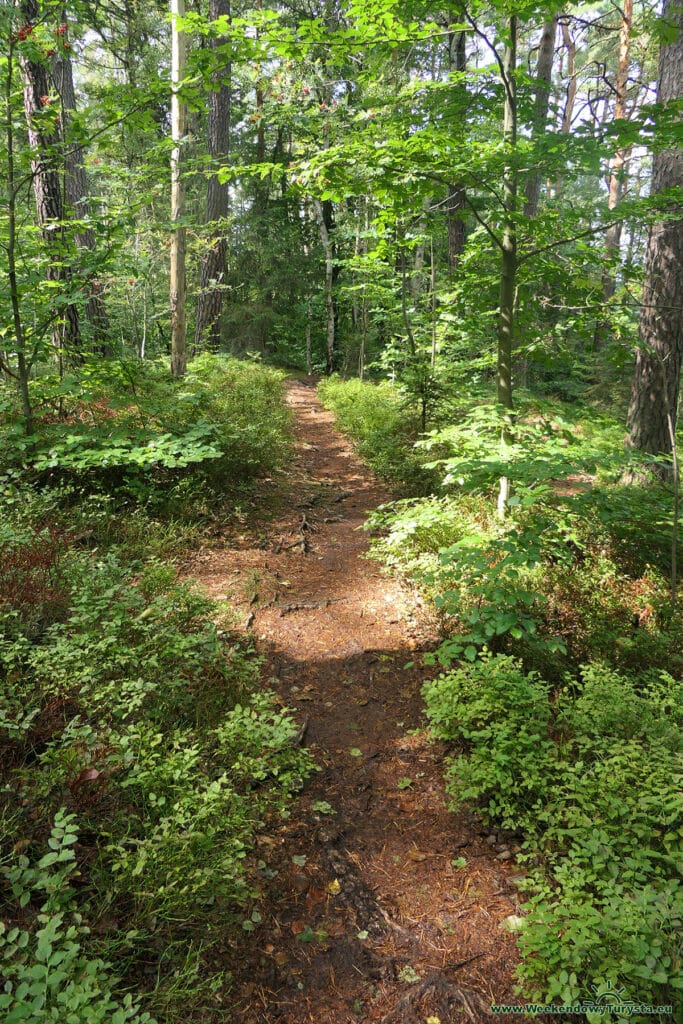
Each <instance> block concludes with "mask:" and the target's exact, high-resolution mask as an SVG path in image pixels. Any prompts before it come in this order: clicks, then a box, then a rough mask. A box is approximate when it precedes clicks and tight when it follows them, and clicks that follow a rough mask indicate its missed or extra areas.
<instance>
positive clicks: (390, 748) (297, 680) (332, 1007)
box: [190, 381, 518, 1024]
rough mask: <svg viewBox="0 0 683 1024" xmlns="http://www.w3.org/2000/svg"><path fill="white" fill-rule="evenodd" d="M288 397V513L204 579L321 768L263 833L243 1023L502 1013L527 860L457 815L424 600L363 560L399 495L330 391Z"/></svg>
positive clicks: (403, 1020)
mask: <svg viewBox="0 0 683 1024" xmlns="http://www.w3.org/2000/svg"><path fill="white" fill-rule="evenodd" d="M288 401H289V402H290V404H291V405H292V407H293V409H294V410H295V413H296V427H295V431H296V438H297V441H296V451H297V457H296V460H295V467H294V471H295V473H296V482H295V485H294V487H293V488H292V490H291V504H290V506H289V507H288V508H287V509H286V510H285V511H284V512H282V514H281V516H280V518H279V519H278V520H277V521H276V522H275V524H269V526H268V535H267V536H266V535H265V534H261V536H260V537H258V536H257V537H254V536H251V535H250V534H249V533H245V534H244V535H243V536H241V537H240V538H238V539H236V542H235V546H232V547H230V548H228V547H226V548H225V549H223V550H218V551H216V550H214V551H211V552H206V553H204V554H200V555H198V556H197V559H196V561H195V562H194V563H193V565H192V566H191V567H190V571H191V574H192V575H193V576H194V577H195V578H196V579H198V580H199V582H200V583H201V584H202V585H203V586H204V588H205V589H206V590H207V591H208V592H209V593H210V594H212V595H213V596H218V597H220V596H224V597H228V598H229V599H230V600H231V601H233V602H235V601H236V600H237V606H238V608H240V609H241V612H242V614H243V615H244V621H245V625H248V626H249V627H250V629H251V630H252V631H253V634H254V636H255V638H256V642H257V647H258V649H259V651H260V652H261V653H262V654H263V656H264V658H265V661H266V670H265V672H266V675H265V678H266V679H267V681H268V683H269V685H270V686H272V687H273V688H274V689H276V690H277V691H278V693H279V694H280V695H281V696H282V699H283V701H284V702H285V703H286V704H287V705H288V706H290V707H292V708H295V709H296V713H297V717H298V718H299V720H300V721H301V723H302V730H303V731H304V734H305V738H304V741H305V743H306V744H307V746H308V747H309V748H310V749H311V750H312V752H313V754H314V756H315V758H316V760H317V763H318V765H319V766H320V769H321V770H320V772H319V773H317V774H316V775H315V776H314V778H313V779H312V780H311V781H310V782H309V783H308V784H307V786H306V789H305V792H304V793H303V794H302V798H301V801H300V802H299V803H297V804H296V805H295V806H294V807H293V809H292V817H291V818H290V819H289V820H287V821H286V822H284V823H283V824H282V825H281V826H280V825H278V826H276V827H275V828H274V829H273V830H270V831H269V832H267V833H264V834H263V835H262V836H261V838H260V843H261V845H262V847H263V849H264V857H265V851H267V857H265V859H267V860H268V863H269V867H271V868H273V867H274V868H275V870H276V872H277V873H276V874H274V877H272V878H264V879H263V880H262V890H263V892H264V899H263V901H262V902H261V903H259V905H258V906H259V911H260V913H261V914H262V917H263V920H262V922H261V923H260V924H259V925H258V927H257V929H256V930H255V931H254V932H253V933H251V934H245V936H244V938H243V939H242V938H241V939H240V941H239V942H236V943H235V946H234V948H233V949H230V950H228V951H227V953H228V963H227V964H226V965H225V966H226V967H227V968H228V969H229V970H230V971H232V973H233V974H234V976H235V988H234V990H233V999H232V1000H231V1004H232V1005H231V1007H230V1009H229V1016H228V1018H227V1019H229V1020H232V1021H234V1022H235V1024H266V1022H268V1024H270V1022H282V1024H313V1022H315V1024H347V1022H348V1024H351V1022H363V1021H367V1022H370V1021H373V1022H374V1021H380V1022H384V1024H390V1022H392V1024H393V1022H395V1024H413V1022H414V1021H419V1022H420V1024H424V1022H425V1021H427V1019H428V1018H429V1017H430V1016H431V1017H432V1018H438V1019H439V1021H440V1024H459V1022H461V1021H462V1022H465V1021H483V1020H486V1019H488V1020H491V1019H495V1018H491V1016H490V1013H489V1008H490V1005H491V1003H492V1002H496V1003H498V1002H504V1001H510V1000H511V992H512V982H511V973H512V970H513V967H514V964H515V963H516V961H517V953H516V950H515V945H514V941H513V939H512V938H511V937H510V936H509V935H508V934H507V933H506V932H505V931H504V929H503V928H502V927H501V922H502V921H503V919H504V918H506V917H508V916H509V915H511V914H514V913H516V912H517V910H518V903H517V887H516V885H515V881H514V880H515V875H516V874H518V872H517V871H516V869H515V867H514V860H511V859H510V854H509V853H508V852H507V850H506V849H504V848H503V847H504V846H505V837H503V836H501V835H495V836H494V835H490V834H487V831H485V830H483V827H482V826H481V824H480V823H479V822H478V821H477V819H476V818H475V817H474V816H468V815H457V816H454V815H453V814H451V813H449V812H448V811H447V810H446V808H445V794H444V789H443V782H442V777H441V771H440V768H439V765H438V764H437V763H435V760H434V750H433V748H432V747H431V746H430V745H429V743H428V739H427V737H426V735H425V734H424V733H423V732H421V731H419V730H421V729H423V728H424V720H423V719H422V718H421V708H422V701H421V698H420V687H421V683H422V682H423V681H424V679H425V678H426V677H427V673H428V671H429V670H427V669H425V668H424V667H423V666H422V664H421V659H420V657H419V654H420V651H421V650H424V649H428V648H429V647H430V646H433V645H434V641H435V636H434V631H433V628H432V627H431V626H430V623H429V621H428V616H427V615H426V613H425V610H424V609H423V608H421V607H420V604H419V599H418V598H417V597H416V595H415V594H413V593H411V592H409V591H408V590H407V589H406V588H405V587H404V586H402V585H401V584H400V583H399V582H398V581H396V580H393V579H390V578H388V577H387V576H385V575H384V574H383V573H382V572H381V570H380V568H379V566H378V565H377V564H376V563H374V562H372V561H368V560H367V559H366V558H364V557H363V556H364V554H365V552H366V550H367V544H368V542H367V535H366V534H364V533H363V531H362V529H361V527H362V525H363V523H364V520H365V518H366V513H367V512H368V511H369V510H371V509H373V508H376V507H377V505H379V504H381V503H382V502H383V501H386V500H388V497H389V495H388V494H387V492H386V491H384V490H383V489H382V487H381V486H380V485H379V484H378V483H377V481H376V480H375V479H374V478H373V476H372V474H371V473H370V472H369V470H368V469H367V468H366V467H364V466H363V464H362V463H361V462H360V460H359V459H358V458H357V457H356V456H355V454H354V452H353V450H352V448H351V446H350V445H349V444H348V443H347V442H346V441H345V440H344V439H343V438H342V437H341V436H340V435H339V434H338V433H337V431H336V430H335V429H334V426H333V423H334V420H333V417H332V415H331V414H330V413H328V412H326V411H325V410H324V409H323V408H322V406H321V405H320V403H319V402H318V400H317V398H316V394H315V390H314V387H313V386H312V385H310V384H307V383H305V382H303V381H296V382H292V383H290V384H289V385H288ZM256 532H257V533H258V531H256ZM226 1009H228V1008H227V1007H226ZM434 1024H435V1021H434Z"/></svg>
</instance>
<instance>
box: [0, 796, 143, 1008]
mask: <svg viewBox="0 0 683 1024" xmlns="http://www.w3.org/2000/svg"><path fill="white" fill-rule="evenodd" d="M77 841H78V826H77V825H76V822H75V815H74V814H67V813H66V812H65V810H64V808H60V809H58V810H57V811H56V812H55V815H54V822H53V825H52V828H51V830H50V835H49V838H48V841H47V845H48V852H47V853H46V854H44V856H43V857H41V858H40V860H39V861H38V862H37V863H36V864H35V865H33V866H31V862H30V860H29V858H28V857H27V856H25V855H24V854H21V855H20V856H18V857H17V858H16V861H15V863H14V864H13V865H12V866H10V867H3V868H2V869H0V871H1V872H2V874H3V875H4V876H5V881H6V883H7V885H8V887H9V890H10V892H11V895H12V897H13V899H14V900H15V901H17V903H18V905H19V906H20V907H27V906H28V905H29V904H30V902H31V901H32V900H34V899H38V900H43V899H44V898H45V896H47V900H46V902H44V903H43V904H42V906H41V908H40V911H39V913H38V914H37V915H36V917H35V923H34V925H33V927H32V928H26V927H22V926H19V927H8V926H7V924H5V923H4V922H0V951H1V955H2V964H3V976H4V982H5V984H4V988H3V991H2V992H1V993H0V1009H2V1010H4V1011H5V1015H4V1017H3V1019H4V1020H5V1021H6V1024H24V1022H28V1021H30V1022H32V1024H47V1022H48V1021H54V1022H62V1021H69V1024H126V1022H129V1024H153V1021H152V1018H151V1017H150V1015H149V1014H148V1013H141V1012H140V1011H139V1009H138V1007H137V1006H136V1005H135V1004H134V1003H133V1000H132V997H131V996H130V994H127V995H125V996H122V997H117V996H116V995H114V994H113V990H114V989H115V987H116V985H117V982H118V979H117V978H116V977H114V976H113V975H112V973H111V971H110V965H109V964H107V963H106V962H104V961H103V960H101V959H99V958H92V957H88V956H87V955H86V953H85V950H84V948H83V947H84V942H85V941H86V937H87V935H88V931H89V930H88V928H87V927H86V926H85V925H84V924H83V922H82V918H81V915H80V914H79V913H77V912H76V910H75V889H74V886H73V884H72V879H73V877H75V876H76V875H77V871H76V855H75V853H74V845H75V844H76V843H77Z"/></svg>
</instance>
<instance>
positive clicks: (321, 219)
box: [313, 199, 337, 374]
mask: <svg viewBox="0 0 683 1024" xmlns="http://www.w3.org/2000/svg"><path fill="white" fill-rule="evenodd" d="M328 205H329V207H330V208H329V210H328V211H326V210H325V204H323V203H321V202H320V200H319V199H314V200H313V212H314V213H315V219H316V221H317V224H318V230H319V232H320V243H321V245H322V247H323V252H324V254H325V321H326V332H325V369H326V372H327V373H328V374H330V373H334V371H335V369H336V363H337V349H336V319H337V313H336V309H335V305H334V281H335V264H334V242H333V241H332V237H331V233H332V229H333V227H334V217H333V215H332V209H331V204H328Z"/></svg>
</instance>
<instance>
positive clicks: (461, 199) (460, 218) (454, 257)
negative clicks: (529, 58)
mask: <svg viewBox="0 0 683 1024" xmlns="http://www.w3.org/2000/svg"><path fill="white" fill-rule="evenodd" d="M448 63H449V66H450V67H451V69H452V70H453V71H456V72H461V73H464V72H465V71H467V33H465V32H451V33H450V34H449V36H448ZM457 88H458V89H462V88H463V86H462V85H461V84H460V82H458V85H457ZM466 195H467V193H466V191H465V186H464V185H462V184H453V185H449V186H448V205H447V207H446V209H447V211H448V214H447V221H446V223H447V229H448V269H449V270H450V272H451V274H453V273H454V272H455V271H456V270H457V269H458V264H459V263H460V258H461V256H462V254H463V252H464V251H465V242H466V241H467V234H466V231H465V220H464V212H465V208H466V203H465V198H466Z"/></svg>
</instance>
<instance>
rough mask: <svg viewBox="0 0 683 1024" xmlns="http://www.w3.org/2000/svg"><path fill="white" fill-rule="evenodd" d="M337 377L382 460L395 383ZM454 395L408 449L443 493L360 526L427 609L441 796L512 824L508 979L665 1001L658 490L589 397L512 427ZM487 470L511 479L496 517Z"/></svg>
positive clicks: (675, 780)
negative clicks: (512, 973) (514, 973)
mask: <svg viewBox="0 0 683 1024" xmlns="http://www.w3.org/2000/svg"><path fill="white" fill-rule="evenodd" d="M334 389H335V396H336V397H335V410H336V409H337V408H340V409H341V410H342V415H341V418H340V425H341V426H342V428H343V429H347V430H349V432H350V433H351V434H352V436H354V437H361V438H363V439H365V438H366V437H367V436H369V437H371V438H381V441H380V442H377V441H375V442H373V443H374V444H378V443H379V445H380V447H381V448H382V452H383V460H384V465H385V466H387V467H391V466H393V465H402V462H401V460H402V459H404V458H405V457H406V453H405V452H400V451H396V450H393V448H392V446H397V447H400V446H401V445H404V444H405V443H406V435H405V434H403V435H401V434H400V432H398V431H395V430H389V429H388V428H387V429H382V428H381V427H380V429H378V427H377V424H380V425H381V424H385V427H387V425H389V424H392V423H393V421H394V417H395V416H396V408H397V400H396V398H395V396H393V395H391V393H390V392H388V391H387V390H386V387H385V386H383V387H374V386H373V385H364V386H363V390H362V399H361V400H359V399H358V397H357V395H358V386H357V385H353V386H349V385H346V384H343V383H342V382H337V383H336V384H335V385H334ZM340 392H341V393H342V395H343V397H344V401H342V399H341V398H340V397H339V393H340ZM345 403H348V404H350V406H351V410H352V411H351V413H350V414H348V413H346V412H345V408H344V404H345ZM449 413H450V414H451V415H452V414H454V413H456V414H457V419H456V420H455V421H452V422H451V425H450V426H448V427H445V428H441V429H440V430H438V431H436V430H435V431H432V432H430V433H428V434H426V435H423V436H422V438H421V439H419V440H418V442H417V445H415V443H413V445H412V448H411V452H410V456H409V457H410V459H416V458H417V459H419V460H421V461H422V463H423V464H424V465H425V468H426V470H427V472H430V473H435V474H438V477H439V479H440V481H441V492H440V493H439V494H438V495H437V494H431V495H427V496H422V497H417V498H409V499H403V500H401V501H398V502H393V503H392V504H390V505H386V506H384V507H383V508H380V509H379V510H378V511H377V512H376V513H374V515H373V516H372V517H371V518H370V521H369V524H368V526H369V529H370V530H371V531H372V534H373V540H372V555H373V557H375V558H378V559H379V560H380V561H382V562H383V563H384V564H385V565H388V566H390V567H391V568H392V569H394V570H395V571H399V572H401V573H404V574H406V575H408V576H410V577H411V579H412V580H413V581H415V582H416V583H417V584H418V585H419V586H420V587H421V588H422V589H423V590H424V591H425V592H426V593H427V594H428V595H429V596H430V597H431V598H432V600H433V601H434V603H435V605H436V607H437V609H438V611H439V615H440V619H441V624H442V629H443V634H444V636H443V641H442V643H441V645H440V648H439V649H438V651H437V652H436V655H435V657H436V659H438V660H439V661H440V663H441V664H442V665H443V666H444V667H445V668H446V669H447V671H446V672H445V673H444V674H443V675H442V676H441V677H440V678H439V679H437V680H436V681H435V682H433V683H430V684H428V685H427V687H426V688H425V699H426V702H427V714H428V717H429V719H430V722H431V727H432V731H433V732H434V734H435V735H436V736H437V737H439V738H441V739H443V740H446V741H448V742H449V743H451V744H452V745H453V749H454V751H455V752H454V753H452V754H451V755H450V756H449V757H448V759H447V778H448V792H449V794H450V796H451V799H452V801H453V804H454V806H456V807H459V806H461V805H462V804H463V802H467V803H468V804H470V805H472V804H474V805H475V806H477V807H478V808H479V809H480V811H481V813H482V815H483V816H484V817H485V818H486V819H487V820H488V821H490V822H491V823H497V824H499V825H502V826H503V827H505V828H507V829H511V830H513V831H515V832H518V833H520V834H523V836H524V847H523V854H522V856H521V860H522V861H523V863H524V864H525V865H526V867H527V870H528V878H527V883H526V889H527V893H528V899H527V902H526V904H525V907H524V918H523V923H522V925H521V931H520V945H521V949H522V952H523V954H524V960H523V962H522V965H521V967H520V970H519V978H520V984H521V991H522V992H523V994H524V995H525V996H526V997H527V998H529V999H533V1000H534V1001H543V1002H546V1003H547V1002H555V1003H563V1004H568V1003H572V1004H577V1003H580V1002H581V1000H583V999H590V998H591V996H592V995H593V994H594V993H595V992H596V991H600V990H601V989H604V987H605V985H611V986H612V989H611V990H612V991H619V992H621V993H622V996H623V998H624V999H631V1000H633V1001H634V1005H635V1004H638V1003H642V1004H652V1005H665V1006H666V1005H671V1006H677V1005H680V990H681V988H683V969H682V967H681V946H680V934H681V922H682V918H683V893H682V891H681V889H680V883H679V880H678V874H677V873H678V871H679V869H680V863H681V854H682V852H683V851H682V849H681V843H682V837H683V827H682V825H681V821H682V820H683V816H682V811H683V802H682V801H681V797H680V792H681V781H683V774H682V773H683V766H682V754H683V722H682V721H681V718H680V707H681V696H683V693H682V691H681V679H682V678H683V613H682V611H681V605H680V601H678V602H674V601H672V593H671V567H672V531H673V518H672V517H673V506H674V502H673V495H672V493H671V489H670V488H667V487H665V486H661V485H655V484H653V485H651V486H639V487H637V486H626V485H624V484H622V483H621V480H622V478H623V476H624V473H625V472H626V471H627V470H628V469H629V468H630V466H631V460H632V459H633V458H634V456H633V454H632V453H630V454H625V453H624V451H623V445H622V431H621V429H620V428H619V425H618V424H617V423H615V422H614V421H610V420H609V419H608V418H606V417H601V416H598V415H595V414H593V413H591V411H590V410H586V409H583V410H581V409H577V408H572V407H567V406H563V407H560V406H559V405H558V404H557V403H555V404H554V405H553V404H550V403H548V402H543V403H541V402H539V401H537V400H533V399H531V400H530V401H529V403H528V404H527V406H526V407H525V408H522V409H521V410H520V413H519V415H518V418H517V421H516V423H515V424H514V426H510V425H509V424H507V423H506V422H505V420H504V412H503V411H502V410H499V409H497V407H496V406H494V405H491V404H490V403H489V404H486V403H484V402H482V401H481V400H477V401H474V400H469V401H468V400H466V399H463V400H462V401H461V402H460V404H459V408H458V409H457V410H456V409H455V407H454V406H453V404H452V403H451V405H450V407H449ZM436 418H438V416H437V417H436ZM504 425H505V430H506V437H507V442H506V445H505V447H504V448H503V449H501V444H500V437H501V432H502V428H503V426H504ZM360 450H361V453H363V451H364V449H363V447H362V446H360ZM371 450H372V449H371ZM501 476H507V477H508V478H510V479H511V480H512V482H513V497H512V500H511V502H510V505H509V508H508V514H507V517H506V519H505V520H504V521H501V520H500V519H499V518H498V517H497V515H496V507H495V506H496V501H495V492H496V487H497V481H498V479H499V477H501ZM396 479H397V480H398V479H400V477H399V476H397V478H396ZM680 554H681V552H680V550H679V551H678V552H677V556H678V560H679V562H680ZM454 663H456V664H458V663H459V664H460V666H461V667H456V668H450V666H452V665H453V664H454ZM634 1012H635V1011H634ZM660 1016H661V1015H660ZM589 1019H592V1018H591V1016H590V1013H589ZM595 1019H597V1017H595ZM632 1019H635V1020H638V1019H641V1020H647V1019H653V1016H642V1015H639V1014H637V1013H636V1014H635V1016H632ZM661 1019H662V1020H664V1019H667V1018H666V1015H664V1016H661Z"/></svg>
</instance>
